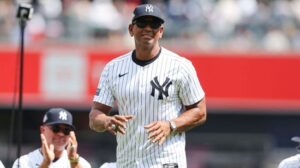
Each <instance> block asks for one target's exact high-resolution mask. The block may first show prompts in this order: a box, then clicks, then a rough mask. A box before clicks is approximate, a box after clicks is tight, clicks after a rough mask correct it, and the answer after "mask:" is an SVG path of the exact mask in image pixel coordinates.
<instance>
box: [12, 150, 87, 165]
mask: <svg viewBox="0 0 300 168" xmlns="http://www.w3.org/2000/svg"><path fill="white" fill-rule="evenodd" d="M43 159H44V157H43V155H42V154H41V152H40V150H39V149H36V150H34V151H32V152H30V153H28V154H27V155H23V156H21V157H20V166H19V167H18V159H17V160H15V162H14V164H13V167H12V168H38V167H39V166H40V164H41V163H42V161H43ZM79 162H80V164H81V165H82V166H83V168H91V165H90V164H89V163H88V162H87V161H86V160H85V159H84V158H82V157H80V158H79ZM49 168H71V166H70V161H69V158H68V153H67V151H66V150H64V152H63V154H62V157H61V158H59V159H58V160H57V161H55V162H52V163H51V164H50V166H49Z"/></svg>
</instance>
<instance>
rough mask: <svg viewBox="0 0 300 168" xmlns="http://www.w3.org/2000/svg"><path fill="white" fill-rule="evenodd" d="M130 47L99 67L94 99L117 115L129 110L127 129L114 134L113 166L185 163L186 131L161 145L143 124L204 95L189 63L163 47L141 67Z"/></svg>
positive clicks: (131, 167)
mask: <svg viewBox="0 0 300 168" xmlns="http://www.w3.org/2000/svg"><path fill="white" fill-rule="evenodd" d="M134 53H135V52H129V53H127V54H125V55H123V56H120V57H118V58H115V59H113V60H112V61H110V62H109V63H108V64H107V65H106V66H105V68H104V70H103V71H102V74H101V78H100V81H99V84H98V89H97V93H96V95H95V97H94V101H95V102H100V103H102V104H105V105H108V106H111V107H113V102H114V101H116V102H117V106H118V111H119V114H120V115H123V114H124V115H134V119H133V120H130V121H129V122H128V123H127V129H126V134H125V135H122V134H118V135H117V143H118V145H117V167H118V168H150V167H151V168H162V165H163V164H165V163H177V164H178V165H179V168H185V167H186V156H185V133H180V134H173V135H171V136H169V137H168V138H167V140H166V141H165V142H164V143H163V144H162V145H158V144H156V143H155V144H154V143H152V142H151V141H150V140H148V138H147V136H148V135H147V133H146V130H145V129H144V126H145V125H146V124H149V123H151V122H153V121H159V120H170V119H173V118H176V117H177V116H179V115H180V113H181V112H182V110H183V107H184V105H192V104H195V103H196V102H198V101H200V100H201V99H202V98H203V97H204V91H203V89H202V87H201V85H200V83H199V80H198V77H197V74H196V71H195V68H194V67H193V65H192V63H191V62H190V61H189V60H187V59H185V58H183V57H181V56H178V55H177V54H175V53H173V52H171V51H169V50H167V49H165V48H162V49H161V51H160V53H159V55H158V57H156V59H155V60H152V61H151V62H150V63H149V64H147V65H144V66H141V65H139V64H138V63H137V61H135V60H136V59H133V58H134V57H133V55H134Z"/></svg>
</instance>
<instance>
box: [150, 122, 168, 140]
mask: <svg viewBox="0 0 300 168" xmlns="http://www.w3.org/2000/svg"><path fill="white" fill-rule="evenodd" d="M145 129H146V130H147V132H148V138H149V139H151V141H152V142H154V143H155V142H158V143H159V145H161V144H162V143H164V142H165V140H166V139H167V137H168V136H169V135H170V134H171V127H170V123H169V121H155V122H152V123H150V124H148V125H145Z"/></svg>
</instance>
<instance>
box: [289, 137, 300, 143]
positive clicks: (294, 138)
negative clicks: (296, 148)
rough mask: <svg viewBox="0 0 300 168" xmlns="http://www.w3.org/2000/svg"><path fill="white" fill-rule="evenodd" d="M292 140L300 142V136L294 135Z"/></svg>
mask: <svg viewBox="0 0 300 168" xmlns="http://www.w3.org/2000/svg"><path fill="white" fill-rule="evenodd" d="M291 140H292V141H294V142H298V143H300V137H298V136H295V137H292V138H291Z"/></svg>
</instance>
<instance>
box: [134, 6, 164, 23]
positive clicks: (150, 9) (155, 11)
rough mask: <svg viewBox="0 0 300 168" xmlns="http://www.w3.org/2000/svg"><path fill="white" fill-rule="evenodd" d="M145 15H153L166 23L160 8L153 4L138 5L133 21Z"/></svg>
mask: <svg viewBox="0 0 300 168" xmlns="http://www.w3.org/2000/svg"><path fill="white" fill-rule="evenodd" d="M144 16H152V17H155V18H157V19H159V20H160V21H161V23H164V22H165V21H164V19H163V16H162V13H161V11H160V10H159V8H158V7H157V6H155V5H153V4H142V5H139V6H137V7H136V8H135V9H134V11H133V18H132V21H134V20H136V19H138V18H141V17H144Z"/></svg>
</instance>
